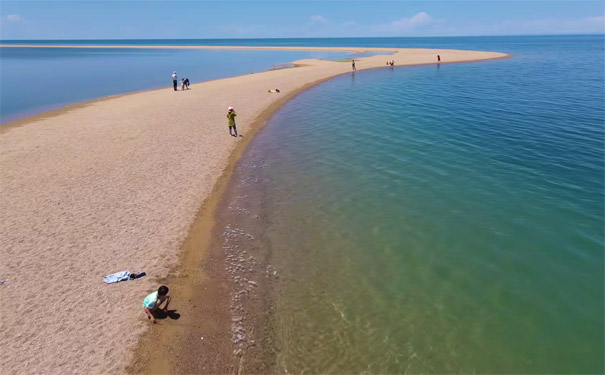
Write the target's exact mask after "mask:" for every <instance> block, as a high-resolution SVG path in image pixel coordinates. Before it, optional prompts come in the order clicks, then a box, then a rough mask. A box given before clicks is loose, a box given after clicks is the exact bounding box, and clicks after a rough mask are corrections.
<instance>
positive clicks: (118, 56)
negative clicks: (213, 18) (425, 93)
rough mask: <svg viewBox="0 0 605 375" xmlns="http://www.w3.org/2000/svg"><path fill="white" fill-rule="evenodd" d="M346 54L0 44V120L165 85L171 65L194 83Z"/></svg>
mask: <svg viewBox="0 0 605 375" xmlns="http://www.w3.org/2000/svg"><path fill="white" fill-rule="evenodd" d="M2 43H5V42H4V41H2ZM55 43H57V42H56V41H55ZM61 43H62V42H61ZM349 56H351V53H348V52H302V51H239V50H221V51H216V50H178V49H122V48H102V49H101V48H98V49H95V48H73V49H71V48H66V49H64V48H17V47H11V48H0V67H1V69H0V79H1V80H0V82H1V84H0V94H1V95H0V121H1V122H3V123H4V122H8V121H12V120H16V119H18V118H21V117H25V116H31V115H33V114H36V113H41V112H44V111H47V110H50V109H55V108H59V107H62V106H65V105H67V104H70V103H75V102H80V101H85V100H90V99H95V98H100V97H105V96H109V95H117V94H123V93H128V92H134V91H139V90H148V89H154V88H160V87H170V86H172V78H171V75H172V71H173V70H176V71H177V73H178V74H179V76H180V77H181V78H184V77H187V78H189V79H190V81H191V83H196V82H200V81H206V80H210V79H218V78H225V77H230V76H235V75H241V74H249V73H253V72H262V71H266V70H268V69H270V68H271V67H272V66H273V65H276V64H280V63H287V62H290V61H295V60H299V59H306V58H324V59H334V60H336V59H344V58H347V57H349Z"/></svg>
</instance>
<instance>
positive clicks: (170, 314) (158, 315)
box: [153, 310, 181, 320]
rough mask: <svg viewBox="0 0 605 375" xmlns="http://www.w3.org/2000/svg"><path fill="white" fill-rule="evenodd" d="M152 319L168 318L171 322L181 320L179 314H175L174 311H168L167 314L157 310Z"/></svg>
mask: <svg viewBox="0 0 605 375" xmlns="http://www.w3.org/2000/svg"><path fill="white" fill-rule="evenodd" d="M153 317H154V318H156V319H166V318H170V319H172V320H179V319H180V318H181V314H179V313H178V312H176V310H168V311H167V312H164V310H158V311H155V312H154V313H153Z"/></svg>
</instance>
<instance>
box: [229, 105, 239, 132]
mask: <svg viewBox="0 0 605 375" xmlns="http://www.w3.org/2000/svg"><path fill="white" fill-rule="evenodd" d="M235 116H237V114H236V113H235V111H234V110H233V107H229V108H227V118H228V119H229V135H231V136H232V137H237V128H236V127H235Z"/></svg>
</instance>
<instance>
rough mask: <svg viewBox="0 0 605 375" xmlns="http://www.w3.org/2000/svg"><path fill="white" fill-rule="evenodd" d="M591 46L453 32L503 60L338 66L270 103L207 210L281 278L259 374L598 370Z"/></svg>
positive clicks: (597, 175) (599, 238) (595, 99)
mask: <svg viewBox="0 0 605 375" xmlns="http://www.w3.org/2000/svg"><path fill="white" fill-rule="evenodd" d="M427 39H432V38H427ZM454 39H460V40H455V41H454ZM469 39H470V40H471V42H470V43H469V44H468V45H467V44H466V43H465V42H466V40H469ZM481 40H483V41H485V44H482V43H481ZM603 42H604V39H603V36H576V37H507V38H485V39H481V38H452V43H451V44H452V47H454V45H455V47H457V48H465V47H468V48H469V49H475V48H476V49H486V50H494V51H501V52H509V53H513V54H514V57H513V58H510V59H505V60H496V61H489V62H480V63H465V64H452V65H442V66H421V67H399V68H395V69H394V70H391V69H388V68H385V69H383V70H373V71H366V72H357V73H351V74H347V75H344V76H340V77H337V78H335V79H332V80H330V81H328V82H325V83H322V84H321V85H319V86H317V87H315V88H312V89H310V90H308V91H306V92H304V93H302V94H300V95H299V96H297V97H296V98H295V99H293V100H292V101H290V102H289V103H287V104H286V105H285V106H284V107H283V108H282V109H281V110H279V111H278V112H277V113H276V114H275V116H274V117H273V118H272V120H271V121H270V122H269V123H268V124H267V126H266V127H265V128H263V129H262V130H261V131H260V133H259V134H258V135H257V136H256V138H255V139H254V140H253V141H252V143H251V144H250V146H249V148H248V150H247V151H246V152H245V153H244V155H243V157H242V160H241V162H240V164H239V165H238V167H237V168H236V171H235V173H234V177H233V180H232V186H231V188H230V191H229V193H228V194H230V196H231V201H232V202H233V203H232V205H234V206H235V207H236V208H237V207H240V205H243V206H242V207H244V208H245V210H244V209H237V210H233V212H231V213H226V214H225V215H226V216H227V217H226V218H225V221H226V222H227V223H230V228H231V230H232V231H237V230H240V229H241V231H242V233H244V232H245V233H253V234H254V237H256V238H259V240H257V241H258V242H260V243H256V244H253V245H248V246H246V247H242V246H240V248H241V249H242V250H240V251H243V250H247V251H248V253H249V254H252V255H253V256H254V257H255V258H256V259H267V262H268V263H270V265H271V266H272V267H273V269H275V270H276V271H277V272H278V274H279V275H280V276H279V278H278V279H276V280H275V281H274V285H273V287H272V288H271V290H272V294H271V296H270V297H268V298H269V302H268V305H269V306H271V307H272V308H271V309H270V311H268V315H269V316H270V318H269V324H268V328H267V332H269V333H268V337H269V338H268V339H266V342H265V345H266V346H267V348H266V350H265V351H266V352H267V353H275V357H271V358H270V359H269V363H268V365H269V366H270V368H271V369H272V371H274V372H281V373H285V372H288V373H302V372H306V373H515V374H526V373H535V374H542V373H591V374H592V373H594V374H596V373H603V371H604V350H605V347H604V330H605V324H604V304H605V301H604V284H605V280H604V253H603V252H604V246H605V240H604V226H605V221H604V210H605V207H604V179H605V174H604V149H605V140H604V127H605V113H604V112H605V110H604V103H605V98H604V95H605V77H604V76H605V69H604V68H605V66H604V64H605V56H604V43H603ZM439 47H443V45H439ZM242 197H244V198H245V199H243V198H242ZM246 202H250V203H246ZM252 202H262V203H259V204H255V203H252ZM248 211H249V213H248V214H247V215H249V216H250V217H249V218H247V216H246V215H244V214H242V212H248ZM234 223H240V224H239V226H238V225H235V224H234ZM242 243H245V242H242Z"/></svg>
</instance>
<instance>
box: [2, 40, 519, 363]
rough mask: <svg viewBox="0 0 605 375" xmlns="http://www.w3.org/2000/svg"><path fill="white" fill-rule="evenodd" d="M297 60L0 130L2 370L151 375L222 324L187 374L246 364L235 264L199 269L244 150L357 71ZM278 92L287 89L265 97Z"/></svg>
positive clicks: (375, 60) (398, 60) (451, 58)
mask: <svg viewBox="0 0 605 375" xmlns="http://www.w3.org/2000/svg"><path fill="white" fill-rule="evenodd" d="M16 46H17V45H12V47H16ZM2 47H9V46H8V45H3V46H2ZM21 47H24V46H21ZM27 47H32V48H35V47H36V46H27ZM42 47H46V48H48V47H56V48H60V47H61V46H47V45H45V46H42ZM69 48H208V49H269V50H330V51H355V52H360V53H362V52H392V53H393V55H392V56H384V55H382V56H373V57H364V58H360V59H359V60H356V61H357V64H356V66H357V70H358V71H360V70H366V69H376V68H385V61H386V60H391V59H392V60H395V65H396V67H397V66H404V65H421V64H435V63H436V56H437V55H440V56H441V63H456V62H468V61H481V60H490V59H499V58H506V57H508V55H506V54H502V53H494V52H478V51H459V50H437V49H435V50H431V49H395V48H321V47H317V48H315V47H314V48H306V47H232V46H224V47H219V46H182V47H179V46H102V47H100V46H77V47H74V46H69ZM294 64H295V65H296V67H295V68H288V69H281V70H274V71H267V72H263V73H257V74H250V75H245V76H238V77H232V78H227V79H220V80H215V81H208V82H202V83H196V84H193V85H192V86H191V90H189V91H184V92H182V91H179V92H174V91H173V90H172V87H166V88H165V89H159V90H152V91H145V92H138V93H134V94H126V95H120V96H116V97H110V98H106V99H100V100H95V101H91V102H88V103H82V104H77V105H73V106H69V107H66V108H63V109H60V110H56V111H51V112H47V113H44V114H41V115H38V116H35V117H32V118H27V119H23V120H19V121H16V122H14V123H8V124H5V125H3V126H2V127H0V192H1V193H0V206H1V207H2V209H1V210H0V218H1V219H0V222H1V224H0V249H1V258H2V262H0V280H3V281H4V282H5V283H4V284H2V285H0V300H1V301H2V304H1V307H0V347H1V348H2V356H0V368H2V369H6V371H7V373H20V374H21V373H49V374H55V373H84V372H85V373H93V374H95V373H118V372H125V371H133V372H138V371H148V370H150V368H149V367H146V366H150V363H143V362H145V361H144V359H145V358H149V350H150V349H149V348H150V345H153V344H151V341H152V340H156V339H158V338H159V339H163V337H162V335H173V336H174V335H179V334H184V333H186V332H187V331H192V332H198V331H199V330H200V329H202V330H208V331H209V334H208V336H207V338H206V340H207V342H206V343H205V344H204V345H201V344H200V349H199V350H200V351H201V352H203V356H204V357H205V358H204V359H203V360H200V361H199V362H198V363H196V366H199V367H186V368H183V367H181V369H185V370H187V371H193V370H194V369H195V370H196V371H199V372H209V373H213V372H214V373H216V372H226V371H232V370H233V368H232V367H230V366H231V364H232V363H231V362H230V360H228V359H225V358H226V356H228V355H229V354H230V353H231V352H232V350H231V343H230V336H229V332H224V328H225V327H226V326H228V324H229V323H230V322H231V316H229V311H228V310H225V306H226V304H225V302H224V301H223V300H225V299H227V298H228V296H224V295H223V293H222V292H224V291H225V290H227V288H226V287H225V285H223V284H221V283H220V282H213V281H214V279H213V277H214V276H213V275H216V272H218V271H217V270H221V269H222V268H221V264H220V262H216V263H215V264H214V266H212V267H211V268H212V270H213V271H212V272H206V271H204V269H207V268H204V267H208V266H207V265H206V266H204V267H202V269H201V270H200V264H201V263H204V262H207V263H208V264H212V262H213V260H212V254H209V253H208V252H207V251H206V249H205V246H206V244H207V243H208V242H209V236H210V230H211V228H212V215H213V213H214V211H213V210H214V208H216V207H217V206H218V205H217V202H218V197H217V194H220V191H221V184H224V183H225V181H227V180H228V177H229V173H230V171H231V168H232V167H233V165H234V163H235V161H236V160H237V157H238V155H240V154H241V152H242V150H243V149H244V148H245V146H246V144H247V143H248V142H249V141H250V139H251V138H252V136H253V134H254V132H255V131H256V130H258V129H259V128H260V127H261V126H262V125H263V124H264V122H265V121H266V120H267V119H268V118H269V116H270V115H271V113H272V112H273V111H274V110H276V109H277V108H278V107H279V106H280V105H281V104H283V103H284V102H286V101H287V100H288V99H290V98H292V97H293V96H294V95H296V94H297V93H299V92H301V91H302V90H304V89H306V88H308V87H311V86H312V85H314V84H316V83H318V82H321V81H323V80H326V79H329V78H331V77H334V76H337V75H340V74H345V73H347V74H351V73H350V72H351V64H350V62H335V61H325V60H299V61H296V62H294ZM169 74H170V71H167V77H168V76H169ZM167 80H168V78H167ZM168 83H169V82H168ZM275 88H279V89H280V91H281V93H269V92H268V91H267V90H268V89H275ZM179 90H180V89H179ZM229 106H232V107H234V108H235V110H236V112H237V115H238V116H237V127H238V131H239V133H240V134H241V135H242V137H241V138H233V137H230V136H229V134H228V129H227V119H226V111H227V107H229ZM122 270H130V271H137V272H143V271H144V272H146V273H147V276H146V277H143V278H141V279H138V280H135V281H127V282H122V283H118V284H111V285H107V284H104V283H103V276H104V275H107V274H110V273H113V272H118V271H122ZM177 278H179V281H178V282H177V281H175V280H176V279H177ZM194 279H195V280H196V282H197V283H201V285H203V287H204V288H206V289H203V290H202V293H203V294H205V295H206V298H205V301H204V302H207V303H205V304H203V303H202V302H201V301H199V300H196V299H195V298H194V297H195V296H194V295H193V294H192V293H193V292H192V291H191V290H179V289H178V288H177V287H175V286H177V285H183V284H187V283H188V281H187V280H194ZM160 283H166V284H167V285H169V286H171V287H172V288H173V289H172V290H171V294H172V295H173V296H174V302H173V304H172V305H171V308H174V309H177V310H179V311H180V312H181V313H182V316H181V318H180V319H179V320H169V319H166V320H162V321H160V322H159V323H158V324H156V325H154V326H152V325H151V324H150V323H149V322H148V320H147V319H146V317H145V315H144V314H143V312H142V309H141V302H142V300H143V298H144V297H145V296H146V295H147V294H149V293H150V292H152V291H153V290H155V289H157V287H158V286H159V285H160ZM196 293H200V290H197V291H196ZM221 299H223V300H221ZM198 302H199V304H198V305H197V306H196V303H198ZM202 305H203V306H202ZM190 311H196V313H187V312H190ZM204 314H206V315H204ZM201 316H202V317H205V319H204V322H203V323H202V322H200V321H199V319H200V317H201ZM142 337H143V341H140V339H141V338H142ZM196 339H197V340H199V338H196ZM139 342H141V343H142V344H141V345H140V346H139V349H138V350H137V352H136V353H137V354H136V356H135V349H136V348H137V344H139ZM174 350H176V349H174ZM204 350H208V351H211V353H208V352H206V351H204ZM212 351H215V352H212ZM141 353H143V354H141ZM145 353H147V354H145ZM145 355H147V357H146V356H145ZM221 355H222V356H223V357H221ZM219 357H220V359H219ZM137 358H138V360H137ZM141 358H142V359H141ZM215 362H216V363H215ZM132 363H134V365H131V366H129V364H132ZM155 364H156V365H157V366H156V367H154V371H155V372H173V371H174V367H173V365H171V364H170V363H167V362H162V363H157V362H156V363H155ZM206 365H207V366H209V367H206V368H203V369H202V366H206ZM185 370H183V371H185ZM183 371H181V372H183Z"/></svg>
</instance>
